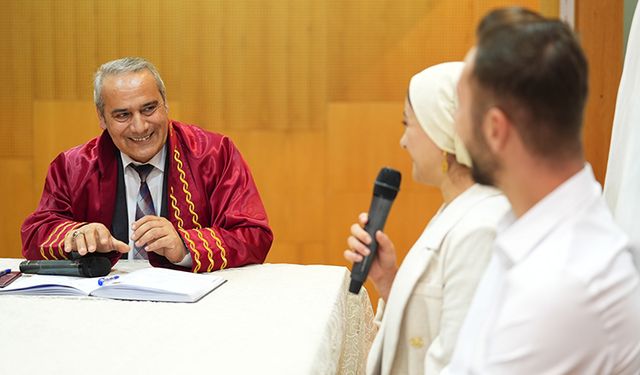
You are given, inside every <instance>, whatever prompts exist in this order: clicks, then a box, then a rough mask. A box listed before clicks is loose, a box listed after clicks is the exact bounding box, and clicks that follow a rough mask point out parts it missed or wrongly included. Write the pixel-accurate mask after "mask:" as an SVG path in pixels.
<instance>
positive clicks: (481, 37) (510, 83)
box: [471, 8, 588, 157]
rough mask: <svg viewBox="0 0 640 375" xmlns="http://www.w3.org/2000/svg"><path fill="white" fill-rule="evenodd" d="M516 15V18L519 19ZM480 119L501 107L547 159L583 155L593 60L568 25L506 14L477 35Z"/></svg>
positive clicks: (489, 20)
mask: <svg viewBox="0 0 640 375" xmlns="http://www.w3.org/2000/svg"><path fill="white" fill-rule="evenodd" d="M514 15H515V16H514ZM477 38H478V40H477V44H476V47H477V49H476V55H475V60H474V67H473V71H472V74H471V76H472V80H471V81H472V87H473V89H474V90H475V92H476V95H474V97H475V98H476V99H475V101H474V103H473V106H474V116H475V117H476V120H477V119H478V117H477V116H482V115H483V114H484V113H485V111H486V110H487V109H488V108H489V107H492V106H496V107H499V108H500V109H501V110H502V111H503V112H505V114H506V115H507V116H508V117H509V118H510V120H511V121H512V122H513V123H514V125H515V127H516V129H517V131H518V133H519V134H520V137H521V138H522V139H523V142H524V143H525V146H526V147H527V148H528V149H529V150H530V151H531V152H534V153H536V154H538V155H540V156H544V157H563V156H569V157H572V156H576V155H582V141H581V133H582V120H583V112H584V106H585V102H586V98H587V93H588V83H587V81H588V68H587V60H586V58H585V56H584V53H583V51H582V48H581V47H580V44H579V42H578V40H577V38H576V36H575V35H574V33H573V31H571V29H570V28H569V26H567V25H566V24H565V23H564V22H561V21H559V20H551V19H546V18H544V17H542V16H540V15H538V14H536V13H534V12H531V11H524V12H523V10H514V9H512V8H511V9H510V8H504V9H500V10H496V11H493V12H491V13H489V14H488V15H487V16H486V17H485V18H484V19H483V20H482V22H481V23H480V25H479V27H478V30H477Z"/></svg>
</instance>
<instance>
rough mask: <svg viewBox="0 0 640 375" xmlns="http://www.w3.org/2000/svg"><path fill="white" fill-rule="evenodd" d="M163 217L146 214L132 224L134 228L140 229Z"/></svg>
mask: <svg viewBox="0 0 640 375" xmlns="http://www.w3.org/2000/svg"><path fill="white" fill-rule="evenodd" d="M160 219H161V217H159V216H154V215H146V216H143V217H141V218H140V219H138V220H137V221H136V222H134V223H133V224H131V228H133V230H134V231H136V230H138V229H140V227H142V226H143V225H145V224H148V223H151V222H154V221H159V220H160Z"/></svg>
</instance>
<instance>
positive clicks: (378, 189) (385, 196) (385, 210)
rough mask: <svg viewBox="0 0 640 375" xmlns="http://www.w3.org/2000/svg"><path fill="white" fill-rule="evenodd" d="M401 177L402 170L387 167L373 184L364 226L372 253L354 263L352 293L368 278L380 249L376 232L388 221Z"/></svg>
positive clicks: (350, 289)
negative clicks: (367, 217)
mask: <svg viewBox="0 0 640 375" xmlns="http://www.w3.org/2000/svg"><path fill="white" fill-rule="evenodd" d="M401 178H402V175H401V174H400V172H398V171H396V170H395V169H391V168H386V167H385V168H382V169H381V170H380V173H378V178H376V182H375V184H373V198H372V199H371V207H369V221H368V222H367V225H365V227H364V230H365V231H367V233H369V235H370V236H371V244H369V250H371V253H370V254H369V255H367V256H366V257H364V259H363V260H362V261H361V262H356V263H354V264H353V269H352V270H351V284H349V292H351V293H354V294H358V293H359V292H360V288H361V287H362V284H363V283H364V281H365V280H366V279H367V275H369V269H370V268H371V264H372V263H373V259H374V258H375V256H376V252H377V250H378V241H376V232H377V231H378V230H382V228H383V227H384V223H385V222H386V221H387V216H388V215H389V210H390V209H391V204H392V203H393V200H394V199H395V198H396V195H398V191H399V190H400V180H401Z"/></svg>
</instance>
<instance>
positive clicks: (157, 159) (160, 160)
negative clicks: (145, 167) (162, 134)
mask: <svg viewBox="0 0 640 375" xmlns="http://www.w3.org/2000/svg"><path fill="white" fill-rule="evenodd" d="M119 152H120V156H121V157H122V167H123V168H124V169H126V168H127V166H128V165H129V164H134V165H141V164H151V165H153V166H154V167H155V168H157V169H158V170H160V172H162V173H164V163H165V160H166V157H167V151H166V147H164V146H163V147H162V148H161V149H160V151H158V153H157V154H155V155H154V156H153V157H152V158H151V160H149V161H148V162H146V163H140V162H137V161H135V160H133V159H131V158H130V157H129V155H127V154H125V153H124V152H122V151H119Z"/></svg>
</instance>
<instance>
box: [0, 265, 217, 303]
mask: <svg viewBox="0 0 640 375" xmlns="http://www.w3.org/2000/svg"><path fill="white" fill-rule="evenodd" d="M225 281H226V280H224V279H222V278H220V277H219V276H216V275H214V274H195V273H190V272H183V271H175V270H169V269H165V268H144V269H140V270H136V271H133V272H130V273H122V274H117V275H109V276H107V277H104V278H102V277H93V278H82V277H70V276H47V275H28V274H22V276H21V277H20V278H18V279H17V280H15V281H14V282H13V283H11V284H10V285H8V286H6V287H4V288H0V295H6V294H22V295H39V296H43V295H45V296H46V295H51V296H93V297H102V298H113V299H125V300H140V301H162V302H196V301H198V300H199V299H200V298H202V297H204V296H205V295H207V294H208V293H209V292H211V291H212V290H214V289H216V288H217V287H219V286H220V285H222V284H224V282H225Z"/></svg>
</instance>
